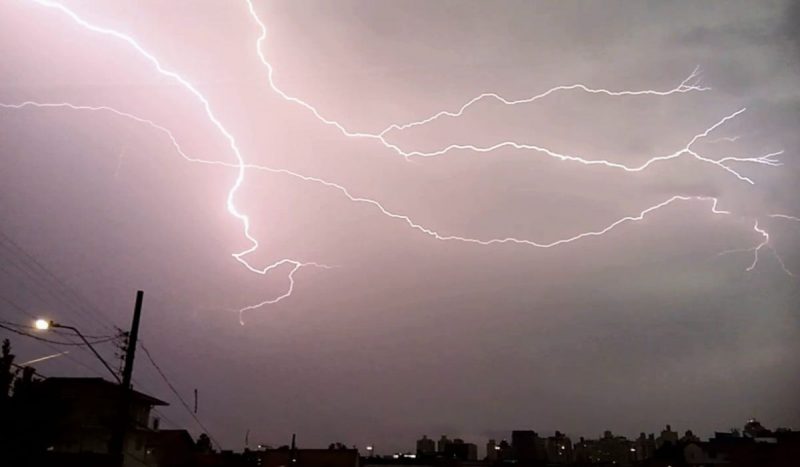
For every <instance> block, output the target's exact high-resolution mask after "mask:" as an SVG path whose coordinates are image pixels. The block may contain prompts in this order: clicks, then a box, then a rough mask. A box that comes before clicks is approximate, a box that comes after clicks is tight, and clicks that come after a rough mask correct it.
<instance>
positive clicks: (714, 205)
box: [0, 101, 800, 312]
mask: <svg viewBox="0 0 800 467" xmlns="http://www.w3.org/2000/svg"><path fill="white" fill-rule="evenodd" d="M25 107H36V108H41V109H53V108H67V109H70V110H78V111H81V110H83V111H94V112H111V113H113V114H115V115H117V116H120V117H123V118H127V119H131V120H133V121H135V122H138V123H141V124H145V125H147V126H149V127H151V128H153V129H156V130H158V131H159V132H161V133H163V134H165V135H166V136H167V137H168V138H169V140H170V142H171V143H172V146H173V147H174V148H175V150H176V152H177V153H178V155H179V156H180V157H182V158H183V159H184V160H186V161H188V162H193V163H199V164H207V165H216V166H222V167H226V168H233V169H238V168H239V167H240V166H239V165H237V164H232V163H229V162H224V161H211V160H205V159H198V158H194V157H191V156H189V155H187V154H186V153H185V152H184V150H183V149H182V148H181V146H180V143H179V142H178V140H177V138H176V137H175V135H174V134H173V133H172V132H171V131H170V130H169V129H168V128H166V127H164V126H162V125H159V124H157V123H155V122H153V121H152V120H149V119H146V118H143V117H139V116H137V115H134V114H131V113H128V112H124V111H121V110H117V109H115V108H113V107H108V106H86V105H75V104H71V103H67V102H60V103H40V102H34V101H25V102H22V103H19V104H7V103H0V108H6V109H15V110H19V109H22V108H25ZM244 167H245V168H246V169H253V170H260V171H266V172H270V173H274V174H281V175H288V176H290V177H293V178H296V179H299V180H302V181H305V182H311V183H314V184H318V185H322V186H324V187H326V188H331V189H334V190H336V191H338V192H339V193H340V194H342V195H344V196H345V197H346V198H347V199H348V200H350V201H352V202H355V203H365V204H368V205H370V206H372V207H374V208H377V209H378V211H379V212H380V213H381V214H383V215H384V216H387V217H390V218H393V219H398V220H401V221H403V222H404V223H405V224H406V225H408V226H409V227H411V228H412V229H415V230H417V231H420V232H422V233H424V234H426V235H428V236H430V237H433V238H435V239H436V240H441V241H458V242H463V243H473V244H479V245H484V246H487V245H493V244H504V243H513V244H519V245H527V246H531V247H535V248H553V247H557V246H560V245H564V244H567V243H572V242H575V241H578V240H581V239H584V238H589V237H597V236H601V235H604V234H606V233H608V232H610V231H611V230H614V229H616V228H617V227H619V226H621V225H623V224H627V223H632V222H639V221H642V220H644V218H645V217H647V216H648V215H650V214H651V213H653V212H655V211H657V210H659V209H662V208H665V207H667V206H669V205H671V204H674V203H676V202H687V201H704V202H710V203H711V206H710V210H711V212H712V213H713V214H724V215H729V214H731V212H730V211H727V210H722V209H719V208H718V204H719V199H718V198H716V197H712V196H689V195H675V196H672V197H670V198H668V199H666V200H664V201H662V202H659V203H657V204H655V205H652V206H650V207H648V208H646V209H644V210H642V211H641V212H639V213H638V214H636V215H631V216H625V217H622V218H620V219H617V220H616V221H614V222H612V223H610V224H608V225H606V226H604V227H602V228H600V229H597V230H591V231H587V232H582V233H579V234H575V235H573V236H570V237H566V238H562V239H558V240H554V241H551V242H539V241H535V240H530V239H523V238H515V237H503V238H490V239H478V238H473V237H465V236H459V235H445V234H441V233H439V232H438V231H436V230H434V229H432V228H430V227H426V226H424V225H421V224H419V223H417V222H416V221H414V220H413V219H412V218H411V217H409V216H407V215H404V214H398V213H396V212H393V211H390V210H389V209H387V208H386V207H384V206H383V205H382V204H381V203H380V202H379V201H376V200H374V199H371V198H365V197H361V196H356V195H353V194H352V193H351V192H350V191H349V190H348V189H347V188H346V187H344V186H342V185H340V184H337V183H334V182H331V181H328V180H325V179H322V178H318V177H312V176H308V175H303V174H301V173H298V172H295V171H291V170H288V169H283V168H274V167H269V166H265V165H258V164H245V165H244ZM771 217H787V218H792V217H791V216H785V215H781V214H773V215H771ZM798 220H799V221H800V219H798ZM755 230H756V232H758V233H760V234H761V235H763V236H765V241H764V242H762V243H761V244H759V245H757V246H755V247H752V248H746V249H736V250H728V251H725V252H723V253H721V254H727V253H733V252H754V253H755V258H754V261H753V264H752V265H751V266H750V267H748V268H747V270H748V271H751V270H752V269H753V268H754V267H755V264H756V263H757V261H758V251H759V250H761V248H763V247H764V246H766V244H767V242H768V240H769V235H768V234H767V233H766V231H764V230H762V229H760V228H758V224H756V228H755ZM283 264H292V265H293V268H292V270H291V272H290V279H291V278H292V276H293V274H294V273H295V272H296V271H297V270H298V269H299V267H300V265H298V264H296V263H294V262H292V260H288V259H284V260H281V261H278V262H276V263H274V264H271V265H269V266H267V267H265V268H263V269H252V270H253V271H254V272H258V273H259V274H266V273H268V272H269V271H270V270H272V269H274V268H277V267H278V266H281V265H283ZM306 264H309V265H314V266H317V267H323V268H329V266H325V265H322V264H317V263H306ZM784 270H786V268H785V267H784ZM787 272H788V270H787ZM790 274H791V273H790ZM293 285H294V281H293V280H292V281H291V282H290V287H289V289H288V290H287V292H286V293H285V294H283V295H281V296H279V297H277V298H275V299H271V300H265V301H263V302H260V303H257V304H254V305H250V306H247V307H244V308H242V309H240V310H237V311H239V312H244V311H249V310H252V309H256V308H259V307H261V306H264V305H269V304H274V303H277V302H278V301H280V300H282V299H283V298H286V297H288V296H289V295H291V292H292V289H293Z"/></svg>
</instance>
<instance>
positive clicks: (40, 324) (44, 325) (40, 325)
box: [33, 318, 122, 383]
mask: <svg viewBox="0 0 800 467" xmlns="http://www.w3.org/2000/svg"><path fill="white" fill-rule="evenodd" d="M33 326H34V327H35V328H36V329H38V330H40V331H47V330H48V329H50V328H62V329H69V330H70V331H72V332H74V333H75V334H77V335H78V337H80V338H81V340H82V341H83V343H84V344H86V346H87V347H89V350H91V351H92V353H94V356H95V357H97V359H98V360H100V362H101V363H102V364H103V366H104V367H106V370H108V371H109V372H110V373H111V374H112V375H114V379H115V380H117V382H118V383H122V381H121V380H120V379H119V376H117V373H116V372H115V371H114V370H112V369H111V367H110V366H109V365H108V362H106V361H105V359H104V358H103V357H102V356H100V354H99V353H97V350H95V349H94V347H92V344H91V343H90V342H89V341H88V340H86V337H84V335H83V334H81V332H80V331H79V330H78V328H76V327H73V326H67V325H64V324H58V323H56V322H55V321H52V320H51V321H47V320H45V319H41V318H39V319H37V320H36V321H34V323H33Z"/></svg>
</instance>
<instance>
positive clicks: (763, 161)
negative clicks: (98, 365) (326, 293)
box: [0, 0, 800, 318]
mask: <svg viewBox="0 0 800 467" xmlns="http://www.w3.org/2000/svg"><path fill="white" fill-rule="evenodd" d="M30 1H32V2H34V3H36V4H38V5H41V6H44V7H47V8H51V9H54V10H57V11H59V12H61V13H63V14H65V15H67V16H68V17H69V18H70V19H72V20H73V21H74V22H75V23H77V24H78V25H80V26H81V27H83V28H85V29H87V30H89V31H92V32H95V33H98V34H101V35H105V36H110V37H113V38H115V39H118V40H121V41H123V42H125V43H126V44H128V45H129V46H131V47H132V48H133V49H134V50H135V51H136V52H138V53H139V54H140V55H141V56H142V57H143V58H145V59H146V60H147V61H148V62H149V63H150V64H151V65H152V66H153V67H154V68H155V70H156V71H157V72H158V73H160V74H161V75H163V76H166V77H168V78H170V79H172V80H174V81H175V82H177V83H178V84H180V85H181V86H182V87H183V88H184V89H186V90H187V91H189V92H190V93H191V94H192V95H193V96H194V97H195V98H196V99H197V100H198V101H199V103H200V104H201V106H202V107H203V110H204V111H205V114H206V117H207V118H208V120H209V121H210V122H211V123H212V124H213V125H214V127H215V128H216V129H217V130H218V131H219V132H220V133H221V134H222V135H223V137H224V138H225V140H226V141H227V143H228V146H229V147H230V149H231V151H232V153H233V155H234V161H233V162H230V161H214V160H204V159H198V158H194V157H190V156H189V155H188V154H186V153H185V152H184V151H183V149H182V148H181V146H180V144H179V143H178V140H177V139H176V137H175V135H174V134H173V133H172V132H171V131H170V130H169V129H168V128H166V127H164V126H162V125H159V124H157V123H155V122H154V121H153V120H150V119H147V118H143V117H140V116H137V115H134V114H131V113H129V112H125V111H121V110H118V109H115V108H113V107H108V106H89V105H77V104H73V103H69V102H54V103H53V102H36V101H25V102H21V103H0V108H5V109H12V110H19V109H23V108H28V107H32V108H38V109H69V110H73V111H91V112H110V113H112V114H115V115H117V116H119V117H122V118H126V119H130V120H133V121H135V122H138V123H140V124H144V125H147V126H149V127H151V128H152V129H155V130H157V131H158V132H160V133H162V134H164V135H165V136H166V137H167V138H168V139H169V140H170V142H171V144H172V145H173V147H174V149H175V151H176V152H177V153H178V154H179V155H180V156H181V157H182V158H183V159H185V160H186V161H188V162H192V163H198V164H207V165H215V166H221V167H224V168H228V169H232V170H235V171H236V174H237V175H236V179H235V182H234V184H233V185H232V186H231V187H230V189H229V191H228V193H227V197H226V207H227V210H228V212H229V213H230V214H231V215H232V216H233V217H234V218H235V219H237V221H238V222H239V223H240V224H241V226H242V233H243V235H244V237H245V239H246V240H247V241H248V243H249V247H247V248H246V249H244V250H242V251H240V252H237V253H233V254H232V256H233V257H234V258H235V259H236V261H238V262H239V263H240V264H242V265H243V266H244V267H245V268H247V269H248V270H249V271H251V272H253V273H256V274H260V275H266V274H268V273H269V272H270V271H272V270H274V269H276V268H279V267H281V266H288V267H290V269H289V273H288V275H287V278H288V280H289V285H288V288H287V289H286V291H285V292H284V293H283V294H281V295H279V296H277V297H274V298H272V299H268V300H264V301H262V302H259V303H255V304H252V305H248V306H245V307H242V308H240V309H239V310H237V311H238V312H239V313H240V318H241V314H242V313H244V312H245V311H249V310H254V309H257V308H259V307H262V306H265V305H270V304H274V303H277V302H279V301H281V300H283V299H285V298H287V297H289V296H291V294H292V293H293V290H294V286H295V278H294V275H295V273H296V272H297V271H298V270H300V269H301V268H302V267H306V266H310V267H319V268H330V266H326V265H324V264H320V263H316V262H308V261H298V260H295V259H289V258H285V259H281V260H279V261H276V262H274V263H272V264H269V265H267V266H265V267H260V268H259V267H256V266H254V265H252V264H250V263H249V262H248V261H247V260H246V258H245V257H246V256H247V255H249V254H250V253H253V252H254V251H256V250H257V249H258V248H259V242H258V240H257V239H256V238H255V237H253V235H252V234H251V232H250V218H249V216H248V215H246V214H244V213H243V212H241V211H240V210H239V209H238V208H237V206H236V204H235V200H236V194H237V192H238V190H239V189H240V188H241V186H242V185H243V183H244V180H245V174H246V172H247V171H248V170H258V171H264V172H268V173H273V174H279V175H284V176H290V177H293V178H295V179H298V180H301V181H304V182H309V183H314V184H317V185H321V186H323V187H325V188H328V189H332V190H336V191H337V192H338V193H340V194H341V195H343V196H344V197H346V198H347V199H348V200H349V201H351V202H354V203H362V204H367V205H369V206H371V207H372V208H374V209H376V210H377V211H378V212H379V213H380V214H382V215H383V216H386V217H388V218H392V219H396V220H399V221H402V222H403V223H405V224H406V225H407V226H408V227H410V228H412V229H414V230H417V231H419V232H421V233H423V234H425V235H428V236H430V237H432V238H434V239H436V240H440V241H458V242H464V243H469V244H478V245H494V244H506V243H509V244H518V245H525V246H529V247H535V248H553V247H557V246H561V245H565V244H568V243H572V242H576V241H578V240H582V239H586V238H589V237H598V236H602V235H605V234H606V233H608V232H610V231H612V230H614V229H616V228H617V227H620V226H622V225H623V224H628V223H636V222H640V221H643V220H644V219H645V218H646V217H648V216H649V215H651V214H652V213H654V212H655V211H657V210H660V209H662V208H666V207H667V206H670V205H672V204H675V203H678V202H690V201H691V202H703V203H709V204H710V210H711V213H712V214H715V215H731V212H730V211H728V210H721V209H719V208H718V203H719V199H718V198H716V197H711V196H699V195H691V194H678V195H674V196H671V197H669V198H667V199H665V200H663V201H661V202H659V203H656V204H654V205H652V206H649V207H647V208H645V209H643V210H641V211H640V212H639V213H637V214H634V215H628V216H624V217H622V218H619V219H617V220H615V221H613V222H611V223H609V224H607V225H605V226H604V227H601V228H598V229H595V230H590V231H586V232H582V233H578V234H574V235H572V236H568V237H565V238H561V239H558V240H553V241H537V240H532V239H525V238H515V237H498V238H485V239H480V238H474V237H469V236H461V235H452V234H443V233H440V232H438V231H437V230H435V229H433V228H431V227H427V226H424V225H422V224H419V223H417V222H416V221H414V220H413V219H412V218H411V217H409V216H408V215H405V214H400V213H397V212H395V211H392V210H389V209H387V208H386V207H384V206H383V204H381V202H379V201H377V200H375V199H372V198H367V197H362V196H357V195H354V194H352V193H351V192H350V191H349V190H348V189H347V188H346V187H344V186H342V185H340V184H338V183H335V182H331V181H328V180H325V179H322V178H318V177H313V176H308V175H304V174H301V173H298V172H295V171H291V170H288V169H284V168H275V167H269V166H266V165H260V164H254V163H249V162H247V161H246V160H245V158H244V156H243V155H242V153H241V151H240V150H239V147H238V145H237V142H236V139H235V137H234V136H233V134H232V133H231V132H229V131H228V130H227V128H226V127H225V126H224V125H223V124H222V123H221V122H220V121H219V120H218V119H217V117H216V115H215V113H214V112H213V110H212V107H211V104H210V102H209V100H208V99H207V98H206V97H205V96H204V95H203V94H202V93H201V92H200V91H199V90H198V89H197V88H196V87H195V86H194V85H193V84H191V82H190V81H188V80H187V79H185V78H183V77H182V76H181V75H179V74H178V73H177V72H174V71H171V70H169V69H167V68H165V67H163V66H162V64H161V63H160V62H159V60H158V59H157V58H156V57H155V56H154V55H153V54H151V53H150V52H149V51H147V50H146V49H144V48H143V47H142V46H141V45H140V44H139V43H138V42H137V41H136V40H135V39H133V38H132V37H130V36H128V35H126V34H124V33H121V32H118V31H116V30H112V29H107V28H103V27H100V26H96V25H93V24H91V23H89V22H88V21H86V20H84V19H83V18H82V17H81V16H79V15H78V14H76V13H75V12H73V11H72V10H70V9H69V8H67V7H65V6H63V5H61V4H60V3H57V2H55V1H50V0H30ZM245 1H246V3H247V6H248V11H249V13H250V16H251V18H252V19H253V20H254V21H255V22H256V24H257V26H258V28H259V30H260V34H259V36H258V38H257V40H256V51H257V56H258V59H259V60H260V61H261V63H262V64H263V65H264V67H265V68H266V70H267V81H268V84H269V86H270V88H271V89H272V90H273V91H274V92H275V93H276V94H278V95H279V96H280V97H281V98H283V99H285V100H286V101H288V102H292V103H294V104H297V105H300V106H302V107H304V108H305V109H307V110H308V111H310V112H311V113H312V114H313V115H314V117H316V119H317V120H318V121H320V122H321V123H323V124H325V125H328V126H333V127H335V128H336V129H338V130H339V132H340V133H341V134H342V135H344V136H346V137H348V138H366V139H370V140H374V141H376V142H378V143H379V144H380V145H382V146H384V147H385V148H388V149H390V150H391V151H393V152H394V153H396V154H399V155H401V156H403V157H405V158H406V159H409V158H412V157H436V156H441V155H444V154H447V153H449V152H452V151H456V150H469V151H473V152H476V153H488V152H492V151H495V150H498V149H501V148H506V147H511V148H515V149H518V150H529V151H535V152H538V153H542V154H545V155H546V156H549V157H551V158H555V159H558V160H561V161H567V162H575V163H580V164H583V165H586V166H595V165H597V166H602V167H606V168H610V169H619V170H623V171H626V172H632V173H634V172H641V171H644V170H646V169H647V168H649V167H651V166H652V165H653V164H655V163H657V162H664V161H669V160H672V159H676V158H678V157H681V156H684V155H688V156H690V157H693V158H694V159H696V160H698V161H701V162H703V163H706V164H710V165H714V166H716V167H718V168H720V169H722V170H725V171H726V172H728V173H730V174H732V175H734V176H735V177H736V178H737V179H739V180H741V181H744V182H747V183H749V184H754V181H753V180H752V179H751V178H749V177H747V176H745V175H743V174H741V173H740V172H738V171H737V170H735V169H733V168H732V167H731V166H730V164H732V163H745V164H759V165H766V166H770V167H778V166H780V165H782V164H781V162H780V161H779V160H778V159H777V156H779V155H781V154H782V153H783V151H777V152H772V153H768V154H764V155H759V156H749V157H737V156H727V157H723V158H721V159H713V158H710V157H707V156H704V155H702V154H701V153H700V152H698V151H697V150H696V149H695V146H696V144H697V143H698V142H699V141H701V140H704V142H706V143H716V142H735V141H736V140H738V138H739V137H738V136H736V137H719V138H716V139H710V138H708V136H709V135H710V134H711V133H712V132H714V131H715V130H717V129H718V128H720V127H721V126H723V125H725V124H726V123H728V122H729V121H731V120H733V119H735V118H737V117H738V116H739V115H741V114H742V113H743V112H745V109H744V108H742V109H739V110H737V111H735V112H732V113H730V114H728V115H726V116H724V117H723V118H721V119H719V120H718V121H717V122H715V123H714V124H712V125H711V126H709V127H708V128H706V129H705V130H704V131H702V132H700V133H697V134H695V135H694V136H693V137H692V138H691V139H690V140H689V142H688V143H687V144H686V145H685V146H684V147H682V148H680V149H679V150H677V151H675V152H673V153H670V154H667V155H660V156H654V157H651V158H650V159H648V160H647V161H645V162H644V163H642V164H640V165H637V166H629V165H625V164H622V163H619V162H614V161H609V160H604V159H589V158H585V157H582V156H575V155H567V154H561V153H558V152H555V151H552V150H550V149H548V148H545V147H541V146H537V145H533V144H526V143H517V142H513V141H502V142H499V143H497V144H494V145H490V146H485V147H479V146H475V145H471V144H451V145H448V146H446V147H444V148H441V149H439V150H436V151H432V152H420V151H406V150H404V149H402V148H400V147H399V146H398V145H395V144H393V143H391V142H389V141H388V140H387V139H386V137H387V135H389V134H391V133H393V132H400V131H403V130H406V129H409V128H413V127H418V126H422V125H426V124H429V123H431V122H434V121H436V120H438V119H441V118H458V117H460V116H462V115H464V114H465V112H467V111H468V109H469V108H470V107H472V106H473V105H474V104H476V103H477V102H479V101H483V100H494V101H496V102H499V103H500V104H501V105H504V106H514V105H522V104H529V103H532V102H535V101H537V100H540V99H543V98H545V97H547V96H549V95H551V94H553V93H556V92H562V91H573V90H577V91H582V92H585V93H589V94H600V95H606V96H611V97H617V96H653V97H659V96H660V97H663V96H670V95H674V94H683V93H690V92H704V91H708V90H710V89H711V88H709V87H704V86H700V85H699V83H698V81H699V69H695V70H694V71H693V72H692V73H691V74H690V75H689V76H688V77H687V78H686V79H684V80H683V81H682V82H681V83H680V84H679V85H678V86H676V87H675V88H672V89H669V90H663V91H659V90H636V91H630V90H608V89H603V88H593V87H590V86H587V85H584V84H572V85H563V86H556V87H554V88H551V89H548V90H547V91H544V92H541V93H539V94H536V95H533V96H531V97H526V98H523V99H516V100H512V99H508V98H505V97H503V96H502V95H500V94H498V93H494V92H491V93H483V94H480V95H478V96H476V97H474V98H472V99H470V100H468V101H467V102H466V103H465V104H463V105H462V106H460V107H459V108H458V109H457V110H454V111H448V110H443V111H439V112H436V113H434V114H432V115H430V116H428V117H425V118H422V119H419V120H416V121H412V122H406V123H392V124H390V125H389V126H387V127H386V128H384V129H383V130H382V131H380V132H378V133H369V132H358V131H352V130H349V129H347V128H346V127H345V126H344V125H343V124H341V123H339V122H338V121H336V120H333V119H330V118H327V117H324V116H323V115H322V113H321V112H320V111H319V110H318V109H317V108H316V107H314V106H313V105H311V104H309V103H307V102H306V101H304V100H302V99H300V98H297V97H294V96H291V95H289V94H287V93H286V92H284V91H283V90H281V89H280V88H279V87H278V86H277V85H276V84H275V82H274V79H273V67H272V65H271V64H270V62H269V61H268V60H267V59H266V56H265V54H264V51H263V44H264V41H265V39H266V35H267V28H266V26H265V24H264V23H263V22H262V21H261V19H260V18H259V16H258V15H257V13H256V10H255V7H254V5H253V2H252V1H251V0H245ZM768 217H773V218H785V219H789V220H793V221H798V222H800V218H797V217H794V216H789V215H783V214H772V215H769V216H768ZM753 230H754V231H755V233H756V234H758V235H760V237H761V241H760V243H758V244H757V245H755V246H753V247H751V248H743V249H737V250H728V251H725V252H723V253H721V254H727V253H733V252H750V253H752V254H753V261H752V263H751V264H750V266H749V267H748V268H747V269H746V270H747V271H752V270H753V269H755V267H756V266H757V264H758V261H759V252H760V251H761V250H762V249H763V248H764V247H767V248H769V249H770V250H771V251H772V253H773V254H774V256H775V257H776V258H777V260H778V262H779V263H780V265H781V267H782V269H783V270H784V271H785V272H786V273H787V274H789V275H793V274H792V272H791V271H789V269H788V268H787V267H786V265H785V264H784V262H783V259H782V258H781V257H780V256H779V255H778V254H777V252H776V251H775V250H774V248H773V247H772V246H771V245H770V243H769V241H770V237H769V233H768V232H767V231H766V230H764V229H763V228H762V227H760V226H759V222H758V219H755V220H754V226H753Z"/></svg>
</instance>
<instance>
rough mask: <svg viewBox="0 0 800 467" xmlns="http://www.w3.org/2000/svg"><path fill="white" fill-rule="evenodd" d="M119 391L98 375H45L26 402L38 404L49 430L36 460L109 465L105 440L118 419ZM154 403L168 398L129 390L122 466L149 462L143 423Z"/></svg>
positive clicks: (84, 465)
mask: <svg viewBox="0 0 800 467" xmlns="http://www.w3.org/2000/svg"><path fill="white" fill-rule="evenodd" d="M121 391H122V388H121V386H119V385H118V384H115V383H111V382H109V381H106V380H104V379H102V378H48V379H46V380H44V381H42V382H41V383H39V384H38V385H37V386H36V387H35V390H34V391H33V393H32V395H31V398H30V400H29V401H28V403H29V404H31V405H32V406H35V407H37V408H38V416H40V417H41V422H42V423H44V424H45V425H46V426H47V427H48V429H49V432H48V434H47V435H46V437H47V439H46V456H45V457H43V458H42V459H43V460H42V461H41V463H40V465H58V466H59V467H63V466H72V465H75V466H81V467H89V466H92V465H97V466H107V465H110V464H111V462H112V461H111V453H110V451H109V444H110V442H111V436H112V433H113V432H114V430H115V427H117V426H118V425H117V424H118V423H119V419H120V401H121V400H122V392H121ZM156 405H167V403H166V402H164V401H161V400H159V399H156V398H155V397H152V396H149V395H147V394H144V393H141V392H139V391H134V390H132V391H131V394H130V398H129V405H128V409H129V410H128V421H129V423H128V426H127V429H126V432H125V439H124V447H123V452H124V465H125V466H126V467H143V466H150V465H151V459H150V457H151V456H150V453H149V452H148V446H147V442H148V440H149V436H150V434H151V433H152V430H150V429H149V427H148V425H149V420H150V410H151V409H152V408H153V406H156Z"/></svg>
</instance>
